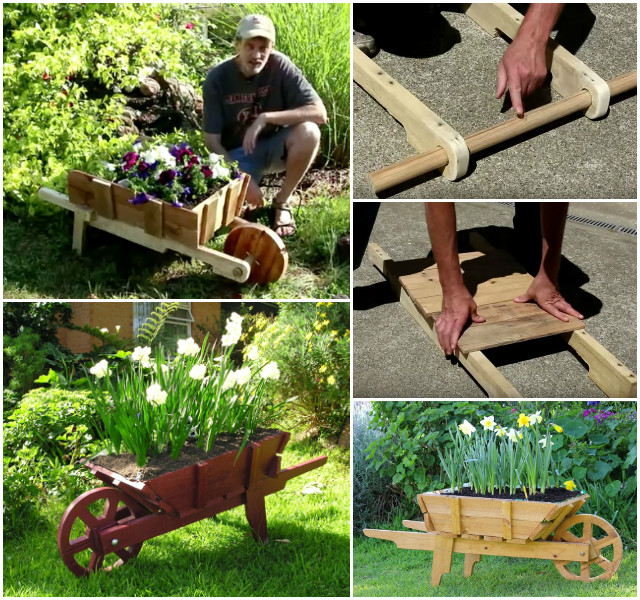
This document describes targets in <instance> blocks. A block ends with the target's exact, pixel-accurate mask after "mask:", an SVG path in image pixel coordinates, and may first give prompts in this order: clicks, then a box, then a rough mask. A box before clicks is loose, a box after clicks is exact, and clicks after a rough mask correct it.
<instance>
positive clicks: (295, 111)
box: [242, 101, 327, 154]
mask: <svg viewBox="0 0 640 600" xmlns="http://www.w3.org/2000/svg"><path fill="white" fill-rule="evenodd" d="M307 121H311V122H312V123H317V124H318V125H324V124H325V123H326V122H327V110H326V109H325V107H324V104H323V103H322V102H321V101H318V102H314V103H313V104H306V105H304V106H300V107H298V108H290V109H288V110H277V111H268V112H263V113H260V114H259V115H258V117H257V118H256V120H255V121H254V122H253V123H251V127H249V129H247V131H246V133H245V134H244V140H243V142H242V148H243V149H244V153H245V154H251V153H252V152H253V151H254V150H255V147H256V143H257V141H258V136H259V135H260V132H261V131H262V130H263V129H264V128H265V127H266V126H267V125H276V126H278V127H284V126H286V125H298V124H299V123H304V122H307Z"/></svg>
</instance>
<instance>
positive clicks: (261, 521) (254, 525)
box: [244, 490, 269, 542]
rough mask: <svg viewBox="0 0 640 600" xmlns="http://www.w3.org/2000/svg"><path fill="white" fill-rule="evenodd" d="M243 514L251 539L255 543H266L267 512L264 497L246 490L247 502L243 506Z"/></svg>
mask: <svg viewBox="0 0 640 600" xmlns="http://www.w3.org/2000/svg"><path fill="white" fill-rule="evenodd" d="M244 512H245V514H246V515H247V521H249V526H250V527H251V533H252V534H253V539H255V540H256V542H260V541H261V542H268V541H269V534H268V533H267V510H266V507H265V505H264V496H263V495H261V494H257V493H255V492H252V491H250V490H247V502H246V503H245V505H244Z"/></svg>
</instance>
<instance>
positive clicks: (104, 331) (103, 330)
mask: <svg viewBox="0 0 640 600" xmlns="http://www.w3.org/2000/svg"><path fill="white" fill-rule="evenodd" d="M100 333H109V330H108V329H107V328H106V327H103V328H102V329H101V330H100Z"/></svg>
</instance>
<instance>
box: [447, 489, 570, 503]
mask: <svg viewBox="0 0 640 600" xmlns="http://www.w3.org/2000/svg"><path fill="white" fill-rule="evenodd" d="M439 493H440V494H441V495H442V496H461V497H465V498H495V499H499V500H528V501H530V502H564V501H565V500H570V499H571V498H575V497H576V496H579V495H580V494H581V493H582V492H576V491H569V490H567V489H565V488H547V490H546V491H545V493H544V494H529V496H525V494H524V492H523V491H522V490H518V491H516V492H515V493H514V494H509V493H507V492H504V493H501V494H480V493H479V492H474V491H473V490H471V489H470V488H464V489H462V490H457V491H456V492H451V491H449V490H443V491H441V492H439Z"/></svg>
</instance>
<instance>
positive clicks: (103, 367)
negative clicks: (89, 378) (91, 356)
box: [89, 360, 109, 379]
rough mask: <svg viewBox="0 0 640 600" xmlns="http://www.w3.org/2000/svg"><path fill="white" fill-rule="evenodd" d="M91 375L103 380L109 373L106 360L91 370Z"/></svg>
mask: <svg viewBox="0 0 640 600" xmlns="http://www.w3.org/2000/svg"><path fill="white" fill-rule="evenodd" d="M89 373H91V374H92V375H95V376H96V378H97V379H102V378H103V377H106V376H107V374H108V373H109V363H108V362H107V361H106V360H101V361H100V362H99V363H96V364H95V365H93V367H91V368H90V369H89Z"/></svg>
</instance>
